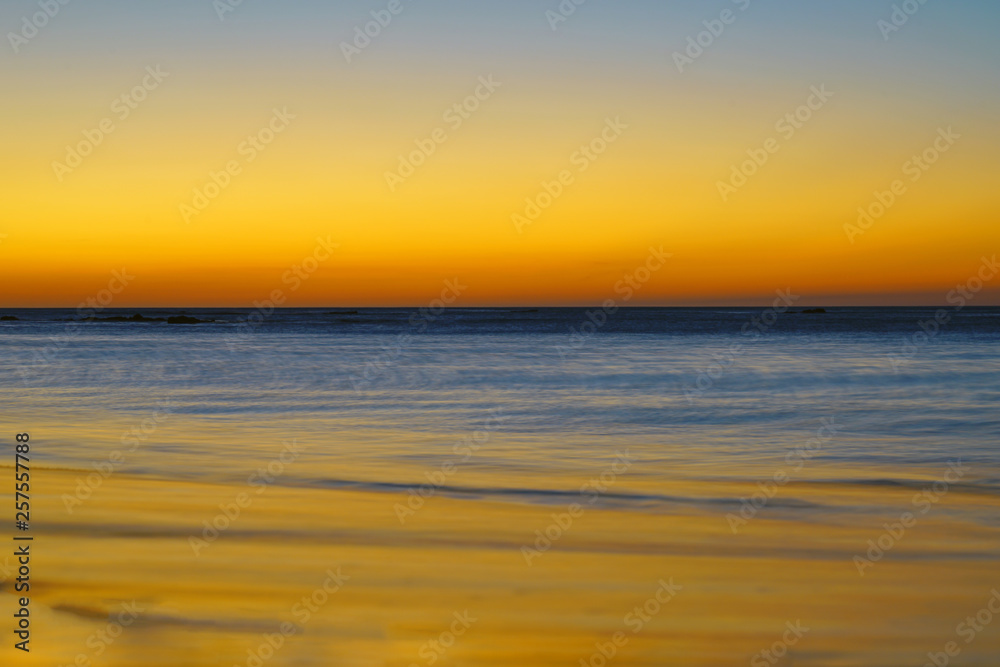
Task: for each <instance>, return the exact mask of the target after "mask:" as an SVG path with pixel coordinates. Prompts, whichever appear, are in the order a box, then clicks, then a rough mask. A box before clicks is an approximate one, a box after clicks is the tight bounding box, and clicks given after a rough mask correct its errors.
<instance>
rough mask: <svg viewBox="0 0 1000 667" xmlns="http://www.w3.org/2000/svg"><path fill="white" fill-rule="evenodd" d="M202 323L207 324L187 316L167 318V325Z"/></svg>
mask: <svg viewBox="0 0 1000 667" xmlns="http://www.w3.org/2000/svg"><path fill="white" fill-rule="evenodd" d="M204 322H208V320H199V319H198V318H197V317H188V316H187V315H175V316H173V317H168V318H167V324H202V323H204Z"/></svg>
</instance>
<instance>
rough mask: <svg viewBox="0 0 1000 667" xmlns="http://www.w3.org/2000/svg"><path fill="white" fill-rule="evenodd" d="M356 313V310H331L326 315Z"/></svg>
mask: <svg viewBox="0 0 1000 667" xmlns="http://www.w3.org/2000/svg"><path fill="white" fill-rule="evenodd" d="M357 314H358V311H356V310H334V311H332V312H329V313H327V315H357Z"/></svg>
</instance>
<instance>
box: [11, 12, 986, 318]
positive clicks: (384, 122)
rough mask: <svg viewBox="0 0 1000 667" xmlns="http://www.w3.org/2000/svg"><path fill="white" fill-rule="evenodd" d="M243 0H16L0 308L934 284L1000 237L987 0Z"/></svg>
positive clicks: (619, 298) (579, 300)
mask: <svg viewBox="0 0 1000 667" xmlns="http://www.w3.org/2000/svg"><path fill="white" fill-rule="evenodd" d="M577 1H579V0H577ZM230 2H235V0H217V1H216V2H213V1H212V0H173V1H171V2H149V1H144V2H135V1H134V0H70V1H69V2H68V4H66V5H62V4H60V2H59V1H58V0H49V1H47V0H41V1H40V2H39V0H34V1H28V0H5V2H4V3H3V4H2V5H0V31H2V32H3V33H4V36H5V38H4V40H3V43H2V44H0V54H2V55H0V77H2V80H3V82H4V86H3V88H4V92H5V95H4V102H3V121H4V122H3V125H2V129H0V136H2V138H3V142H2V144H3V147H4V150H3V152H2V154H0V183H2V185H0V188H2V190H0V194H2V200H3V214H2V215H0V307H34V306H38V307H58V306H65V307H76V306H77V305H78V304H79V303H81V302H83V301H84V300H86V299H87V298H92V297H94V295H96V294H99V293H100V292H101V290H103V289H105V288H107V286H108V285H109V282H110V281H112V280H113V275H114V274H113V272H116V271H117V272H124V275H126V276H128V277H129V279H128V280H127V281H126V282H127V285H126V286H125V287H124V289H120V290H117V293H116V294H115V297H114V299H115V301H114V304H113V306H117V307H140V306H176V307H183V306H192V307H193V306H232V307H243V306H247V307H250V306H252V304H253V303H254V302H255V301H258V302H259V301H261V300H264V299H268V298H271V297H272V296H280V297H281V299H282V301H283V305H286V306H420V305H426V304H428V303H430V302H431V301H432V300H433V299H436V298H438V297H439V296H440V295H441V293H442V291H443V290H446V289H447V287H446V285H447V284H448V283H447V281H455V280H457V281H459V282H460V284H461V285H463V286H464V288H463V290H462V291H461V296H460V298H459V299H458V300H457V301H456V303H454V305H456V306H483V305H591V304H600V303H602V302H605V301H607V300H615V301H616V303H617V305H631V306H657V305H664V306H666V305H714V304H734V305H736V304H769V303H770V302H771V301H773V300H774V298H775V293H776V291H778V290H792V291H793V292H794V293H795V294H797V295H801V297H802V299H804V300H805V301H808V302H810V303H815V304H816V305H848V304H859V305H909V304H929V305H935V304H939V303H940V304H943V303H945V300H946V296H947V294H948V293H949V292H950V291H951V290H953V289H955V287H956V286H957V285H966V284H967V283H968V281H969V280H970V279H974V278H975V277H976V276H977V274H979V273H980V270H981V267H982V265H983V262H984V258H985V259H987V260H989V259H990V258H992V257H993V256H994V255H995V254H996V252H997V249H998V245H1000V243H998V241H1000V231H998V224H997V215H996V214H997V213H998V212H1000V188H998V187H997V186H996V183H997V177H998V176H1000V161H998V159H997V157H998V149H1000V126H998V125H997V123H996V118H998V117H1000V87H998V86H997V72H998V71H1000V40H997V39H996V34H997V32H998V29H1000V5H998V4H997V3H995V2H989V1H987V0H976V1H974V0H954V1H952V2H944V1H943V0H927V1H926V2H925V3H923V4H920V3H919V2H917V1H916V0H909V1H908V2H906V3H897V4H896V5H895V7H897V8H898V10H896V11H895V15H894V4H893V3H892V2H888V1H886V2H883V1H881V0H840V1H837V2H833V1H828V2H818V1H817V2H808V3H804V2H801V1H798V2H796V1H793V0H713V1H711V2H706V1H704V0H702V1H700V2H695V1H690V0H683V1H675V2H665V1H663V0H657V1H652V0H619V1H616V2H611V1H610V0H586V1H585V2H583V4H580V5H576V4H574V3H573V2H571V1H569V2H563V3H562V4H560V2H559V1H558V0H530V1H529V0H504V1H502V2H501V1H499V0H496V1H492V2H474V3H473V2H460V1H459V0H399V1H398V2H390V0H375V1H369V0H366V1H358V2H318V1H311V0H288V1H285V2H280V3H279V2H265V1H264V0H243V2H241V3H240V4H238V5H235V6H234V5H233V4H230ZM904 5H905V6H904ZM45 7H48V9H49V13H50V14H52V15H51V16H48V15H46V14H44V8H45ZM905 10H909V11H910V13H909V14H908V13H907V12H906V11H905ZM40 12H42V13H40ZM394 12H395V13H394ZM379 20H381V23H382V24H384V25H382V24H380V23H378V21H379ZM894 20H895V22H894ZM39 26H40V27H39ZM366 29H367V31H368V33H370V35H373V36H369V35H365V30H366ZM699 42H700V44H699ZM456 105H458V106H457V108H456ZM789 115H790V116H789ZM859 209H860V210H861V211H865V212H867V217H861V213H859ZM653 252H656V253H659V256H665V255H669V258H668V259H667V260H666V261H664V262H661V263H654V264H656V265H657V266H658V268H657V269H656V270H654V271H648V266H649V265H648V264H647V262H648V261H649V258H650V256H651V253H653ZM659 264H662V266H660V265H659ZM637 272H638V273H637ZM987 273H988V272H987ZM982 275H987V274H985V273H984V274H982ZM636 276H638V278H641V279H642V280H641V281H638V282H636V284H637V288H636V289H634V290H630V292H631V294H630V295H629V298H628V299H627V300H626V299H625V297H624V295H623V293H622V291H620V290H616V289H615V287H616V285H618V284H619V282H620V281H622V280H623V279H625V278H627V277H628V278H630V279H632V280H633V281H636V280H637V278H636ZM116 284H117V283H116ZM452 284H454V283H452ZM803 302H804V301H803ZM974 304H975V305H997V304H1000V275H997V276H996V277H994V278H992V279H990V280H986V281H985V284H984V286H983V287H982V289H981V290H980V291H978V292H977V293H976V299H975V301H974Z"/></svg>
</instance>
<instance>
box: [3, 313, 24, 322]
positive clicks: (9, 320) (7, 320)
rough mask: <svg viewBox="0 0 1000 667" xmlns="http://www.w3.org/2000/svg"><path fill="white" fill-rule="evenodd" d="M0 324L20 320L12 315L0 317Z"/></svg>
mask: <svg viewBox="0 0 1000 667" xmlns="http://www.w3.org/2000/svg"><path fill="white" fill-rule="evenodd" d="M0 322H20V319H19V318H17V317H14V316H13V315H4V316H3V317H0Z"/></svg>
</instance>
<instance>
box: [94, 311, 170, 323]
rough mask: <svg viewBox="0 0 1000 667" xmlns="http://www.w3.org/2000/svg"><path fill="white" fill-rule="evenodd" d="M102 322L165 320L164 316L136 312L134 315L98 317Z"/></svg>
mask: <svg viewBox="0 0 1000 667" xmlns="http://www.w3.org/2000/svg"><path fill="white" fill-rule="evenodd" d="M97 319H98V320H100V321H101V322H163V321H164V319H163V318H162V317H146V316H145V315H141V314H139V313H136V314H135V315H133V316H132V317H125V316H124V315H114V316H112V317H99V318H97Z"/></svg>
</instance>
